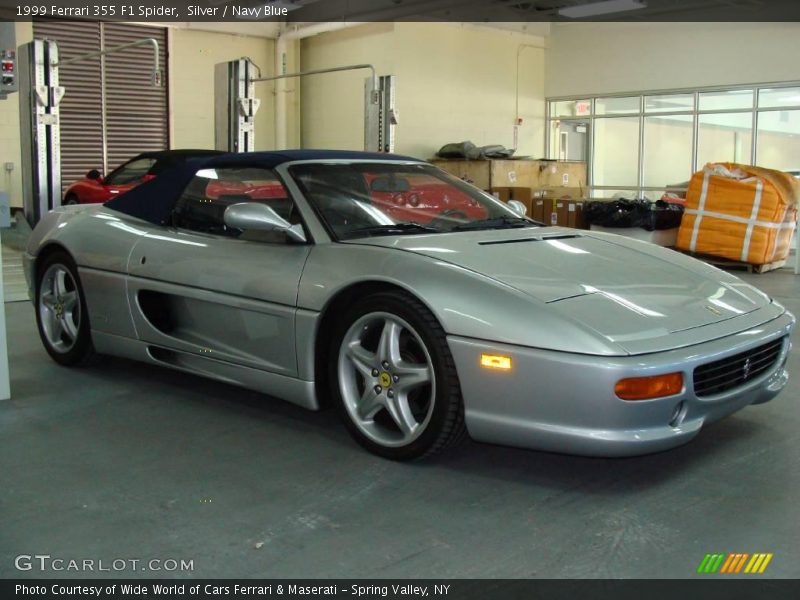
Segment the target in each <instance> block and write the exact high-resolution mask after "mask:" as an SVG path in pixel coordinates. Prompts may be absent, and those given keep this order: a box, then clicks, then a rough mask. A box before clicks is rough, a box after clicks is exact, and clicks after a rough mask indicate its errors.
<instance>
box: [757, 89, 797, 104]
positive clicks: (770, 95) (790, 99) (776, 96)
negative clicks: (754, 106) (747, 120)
mask: <svg viewBox="0 0 800 600" xmlns="http://www.w3.org/2000/svg"><path fill="white" fill-rule="evenodd" d="M781 106H800V88H797V87H795V88H775V89H771V90H759V91H758V107H759V108H777V107H781Z"/></svg>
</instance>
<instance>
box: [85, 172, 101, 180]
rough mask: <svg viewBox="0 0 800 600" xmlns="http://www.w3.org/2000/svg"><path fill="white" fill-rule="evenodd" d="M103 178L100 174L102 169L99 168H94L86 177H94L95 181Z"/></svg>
mask: <svg viewBox="0 0 800 600" xmlns="http://www.w3.org/2000/svg"><path fill="white" fill-rule="evenodd" d="M102 178H103V176H102V175H100V171H98V170H97V169H92V170H91V171H89V172H88V173H87V174H86V179H94V180H95V181H99V180H100V179H102Z"/></svg>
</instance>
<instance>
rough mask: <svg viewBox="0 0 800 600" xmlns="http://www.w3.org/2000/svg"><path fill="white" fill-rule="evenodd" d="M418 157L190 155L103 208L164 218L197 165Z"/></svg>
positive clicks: (282, 152)
mask: <svg viewBox="0 0 800 600" xmlns="http://www.w3.org/2000/svg"><path fill="white" fill-rule="evenodd" d="M336 159H339V160H341V159H345V160H367V161H368V160H398V161H407V160H414V161H416V160H418V159H416V158H412V157H410V156H401V155H399V154H382V153H377V152H356V151H351V150H280V151H276V152H244V153H229V154H217V155H213V156H211V157H200V158H193V159H190V160H187V161H185V162H184V163H181V164H179V165H176V166H175V167H174V168H170V169H166V170H165V171H164V172H163V173H161V174H160V175H159V176H158V177H156V178H155V179H151V180H150V181H148V182H146V183H143V184H142V185H140V186H137V187H135V188H133V189H132V190H131V191H129V192H127V193H125V194H123V195H121V196H118V197H116V198H113V199H112V200H109V201H108V202H106V203H105V206H106V207H107V208H110V209H112V210H116V211H118V212H121V213H125V214H126V215H130V216H132V217H137V218H139V219H143V220H145V221H149V222H151V223H155V224H157V225H164V224H166V222H167V219H168V218H169V216H170V214H171V213H172V208H173V207H174V206H175V203H176V202H177V200H178V198H179V197H180V195H181V193H182V192H183V190H184V189H186V186H187V185H188V184H189V182H190V181H191V179H192V177H194V175H195V173H197V171H199V170H200V169H209V168H214V167H261V168H264V169H272V168H275V167H277V166H278V165H282V164H283V163H287V162H293V161H297V160H336Z"/></svg>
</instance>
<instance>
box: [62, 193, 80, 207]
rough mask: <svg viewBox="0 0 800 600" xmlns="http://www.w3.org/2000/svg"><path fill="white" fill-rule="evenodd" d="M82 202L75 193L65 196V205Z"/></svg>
mask: <svg viewBox="0 0 800 600" xmlns="http://www.w3.org/2000/svg"><path fill="white" fill-rule="evenodd" d="M80 203H81V202H80V200H78V197H77V196H76V195H75V194H67V195H66V196H64V205H65V206H70V205H72V204H80Z"/></svg>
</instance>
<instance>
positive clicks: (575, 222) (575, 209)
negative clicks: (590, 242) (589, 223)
mask: <svg viewBox="0 0 800 600" xmlns="http://www.w3.org/2000/svg"><path fill="white" fill-rule="evenodd" d="M567 212H568V218H567V226H568V227H572V228H574V229H586V228H587V227H586V220H585V219H584V217H583V201H581V200H579V201H575V202H570V203H569V207H568V209H567Z"/></svg>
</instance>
